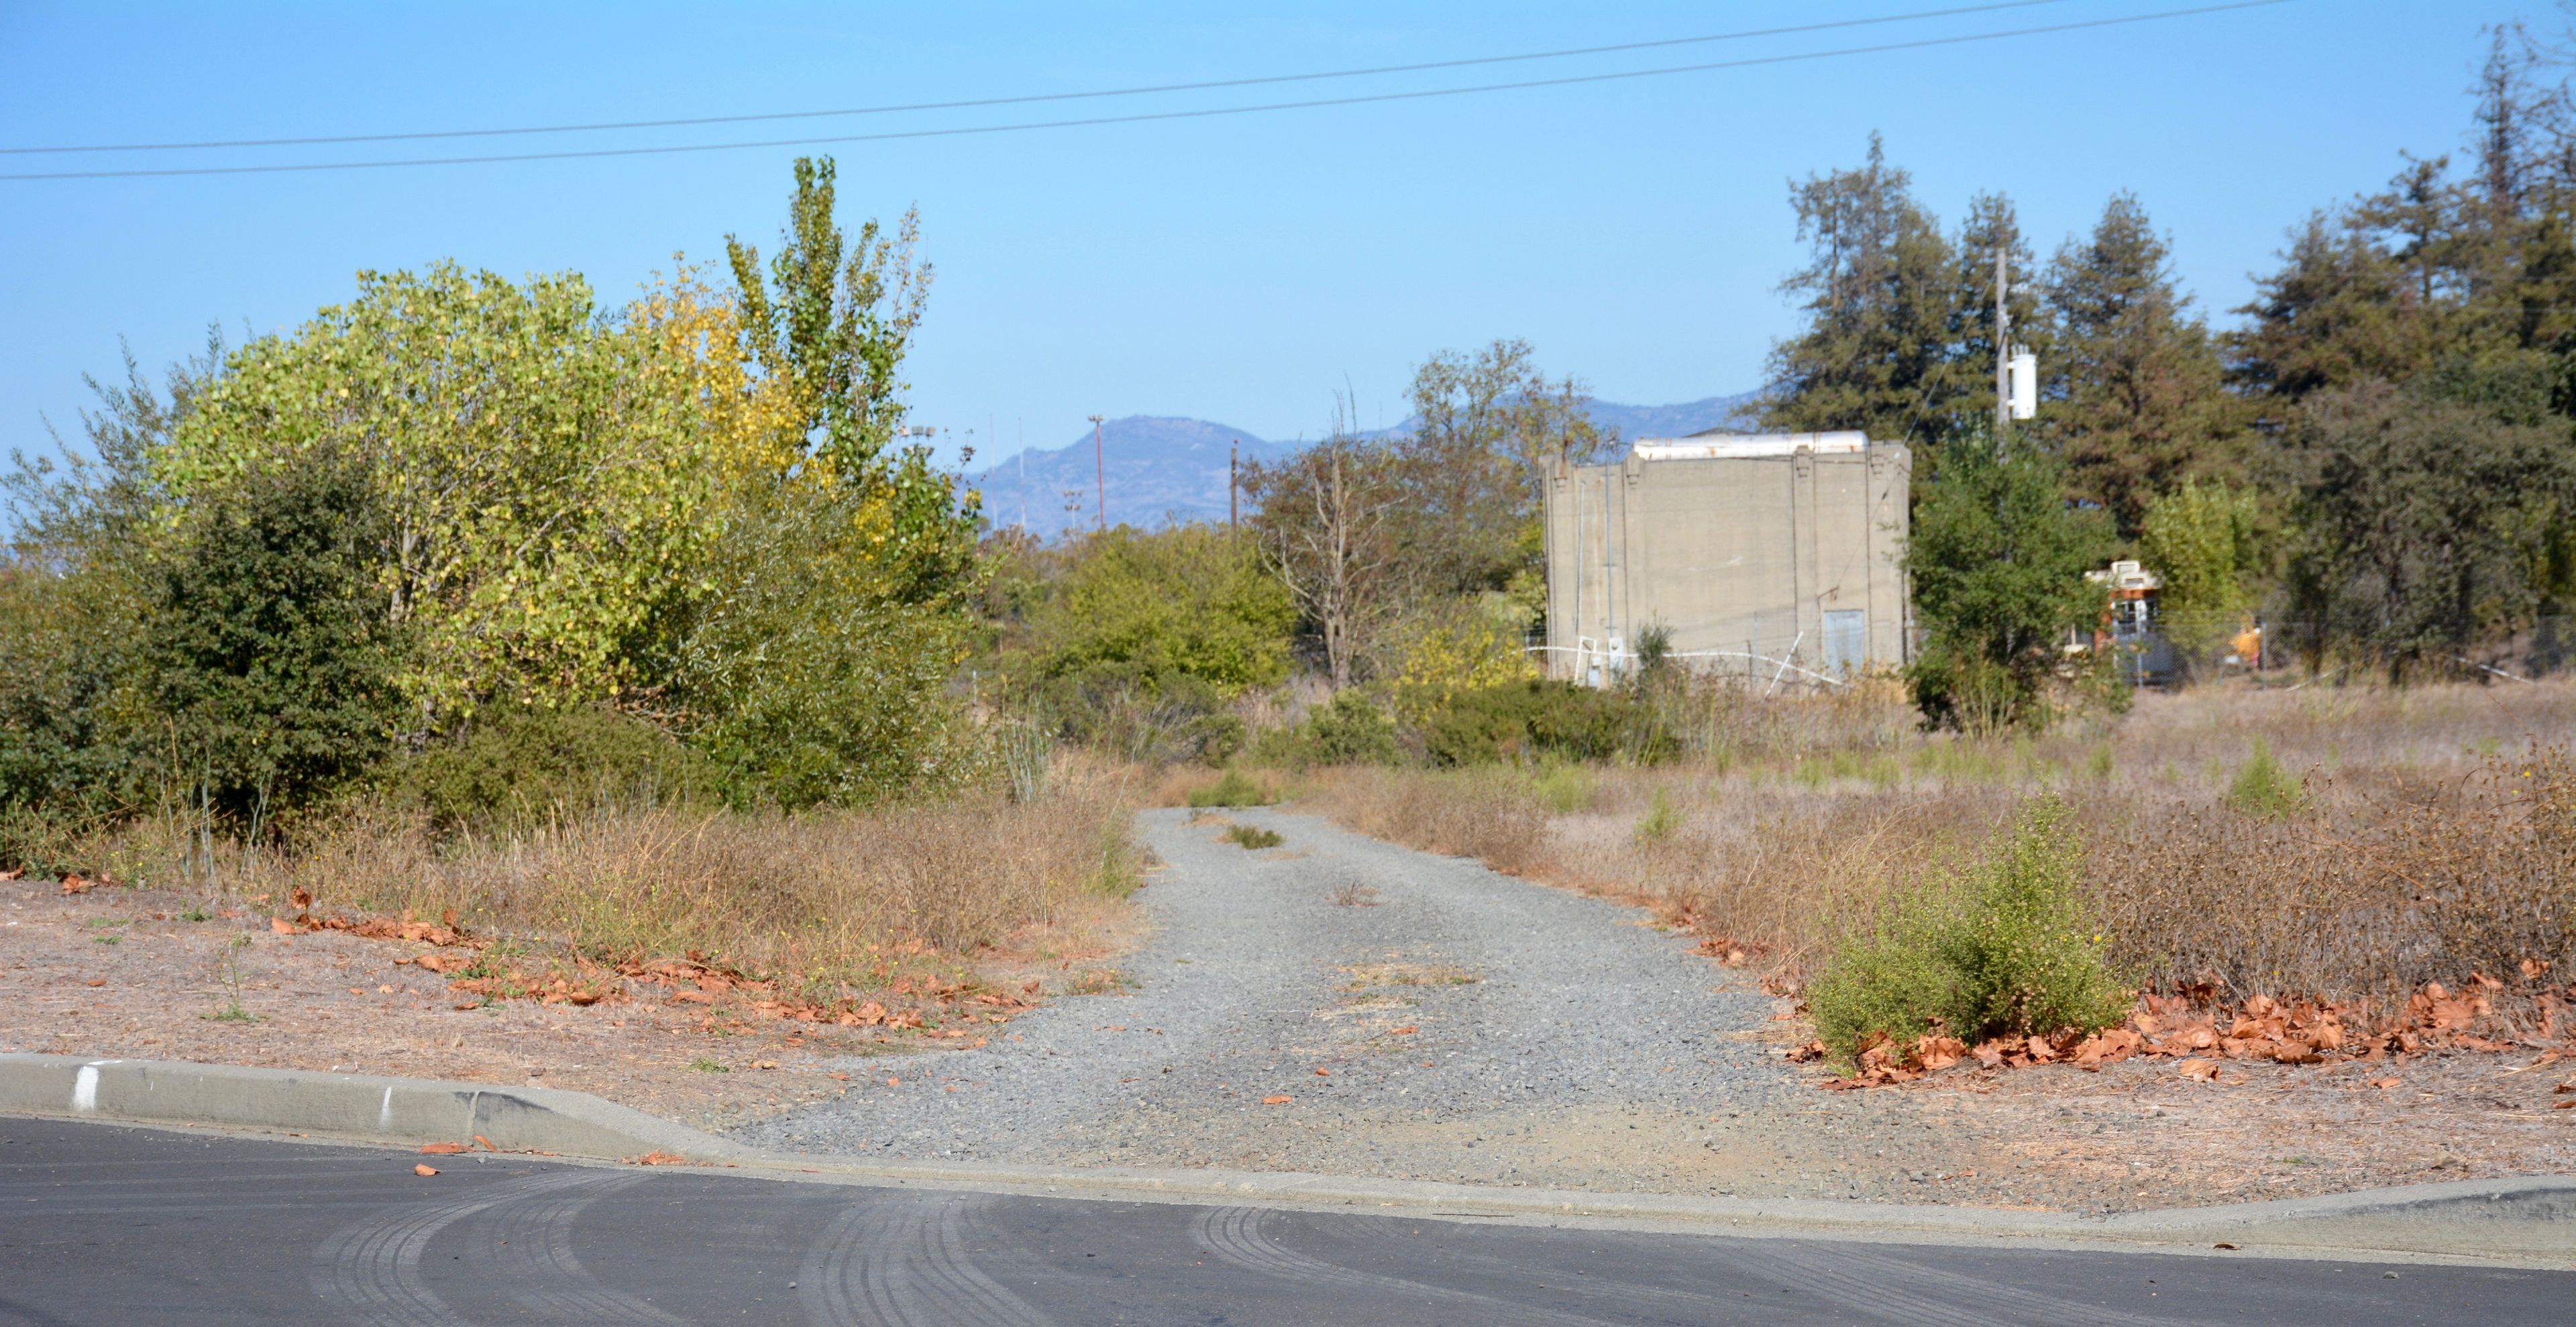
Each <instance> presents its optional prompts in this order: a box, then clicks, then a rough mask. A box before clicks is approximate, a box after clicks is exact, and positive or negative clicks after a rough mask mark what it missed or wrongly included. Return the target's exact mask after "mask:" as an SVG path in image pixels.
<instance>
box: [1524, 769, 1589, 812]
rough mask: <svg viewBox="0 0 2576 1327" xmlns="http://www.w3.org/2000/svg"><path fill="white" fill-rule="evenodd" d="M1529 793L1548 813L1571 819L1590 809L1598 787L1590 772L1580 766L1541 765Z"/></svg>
mask: <svg viewBox="0 0 2576 1327" xmlns="http://www.w3.org/2000/svg"><path fill="white" fill-rule="evenodd" d="M1530 794H1531V795H1532V796H1534V797H1536V798H1538V800H1539V804H1540V805H1542V806H1545V807H1546V808H1547V809H1548V810H1550V811H1554V812H1555V813H1557V814H1558V815H1561V816H1570V815H1573V814H1575V813H1576V812H1579V811H1589V810H1591V809H1592V803H1593V802H1594V801H1595V800H1597V799H1598V798H1599V797H1600V795H1601V788H1600V784H1599V782H1598V781H1597V780H1595V779H1594V778H1593V777H1592V771H1590V770H1588V769H1585V768H1584V767H1582V766H1581V765H1565V764H1551V765H1545V766H1541V767H1540V768H1539V770H1538V771H1537V773H1536V774H1535V775H1534V776H1532V777H1531V779H1530Z"/></svg>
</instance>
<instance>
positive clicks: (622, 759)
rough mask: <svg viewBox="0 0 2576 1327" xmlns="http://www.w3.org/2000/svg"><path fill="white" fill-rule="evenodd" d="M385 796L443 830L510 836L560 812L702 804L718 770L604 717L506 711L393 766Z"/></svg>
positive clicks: (652, 734) (589, 712) (718, 784)
mask: <svg viewBox="0 0 2576 1327" xmlns="http://www.w3.org/2000/svg"><path fill="white" fill-rule="evenodd" d="M380 779H381V782H382V783H383V785H384V787H385V791H386V793H387V795H388V796H389V797H390V798H391V799H392V800H394V801H395V802H396V803H397V804H400V805H407V806H413V807H417V808H419V809H420V810H421V811H423V812H425V813H427V814H428V816H429V818H430V823H431V824H432V826H434V827H435V828H437V829H439V830H441V831H442V832H456V831H467V832H473V833H482V834H501V835H508V834H513V833H517V832H520V831H524V830H527V829H530V828H533V827H535V826H538V825H542V824H544V823H545V822H546V821H548V820H549V819H552V818H554V817H556V816H558V815H561V814H564V813H576V814H577V813H582V812H588V811H592V810H597V809H600V808H603V807H616V808H621V809H623V808H629V807H635V806H649V805H657V804H671V803H679V804H688V803H709V802H714V801H717V800H719V799H720V798H721V796H722V792H723V784H722V779H721V771H720V770H719V769H718V768H717V766H716V764H715V762H713V761H711V760H709V759H708V758H707V757H706V756H704V755H702V754H700V753H699V752H698V751H696V750H694V749H692V748H690V747H687V746H684V745H682V744H681V743H679V742H676V741H673V740H672V739H671V738H669V737H668V736H665V735H664V734H663V733H662V732H661V731H660V730H658V729H656V728H654V727H653V726H652V725H650V724H647V723H645V722H643V721H641V720H638V719H632V718H628V717H626V716H625V715H622V714H617V713H614V712H611V711H608V710H597V709H578V710H535V711H529V712H525V713H517V714H506V715H503V716H501V717H499V718H498V719H496V720H494V721H492V722H488V723H486V724H484V725H482V726H480V727H478V728H476V729H474V730H473V731H471V732H469V733H467V734H466V735H465V737H464V738H462V739H461V740H458V741H454V742H449V743H446V744H444V745H441V746H435V747H431V748H430V749H428V750H426V751H423V752H421V753H419V754H417V755H414V756H409V757H406V758H403V759H400V760H397V761H395V762H393V763H392V764H390V765H389V766H387V767H386V768H385V769H384V770H383V771H382V773H381V776H380Z"/></svg>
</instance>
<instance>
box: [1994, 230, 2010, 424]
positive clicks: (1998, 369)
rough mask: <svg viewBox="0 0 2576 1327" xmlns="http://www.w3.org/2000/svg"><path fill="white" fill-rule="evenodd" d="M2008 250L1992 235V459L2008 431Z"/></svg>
mask: <svg viewBox="0 0 2576 1327" xmlns="http://www.w3.org/2000/svg"><path fill="white" fill-rule="evenodd" d="M2011 252H2012V251H2011V250H2010V249H2009V248H2007V247H2006V246H2005V244H2004V242H2003V237H2002V236H2001V235H1997V236H1996V237H1995V459H1996V460H2002V459H2003V455H2004V439H2005V438H2006V437H2007V436H2009V435H2010V434H2011V432H2012V308H2011V306H2010V305H2008V304H2007V303H2005V299H2006V292H2007V291H2009V290H2010V289H2011V287H2010V286H2009V285H2007V284H2006V280H2005V269H2006V264H2007V263H2008V262H2009V261H2010V260H2009V255H2010V253H2011Z"/></svg>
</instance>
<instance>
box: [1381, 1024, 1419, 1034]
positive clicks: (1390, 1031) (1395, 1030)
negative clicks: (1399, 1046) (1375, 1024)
mask: <svg viewBox="0 0 2576 1327" xmlns="http://www.w3.org/2000/svg"><path fill="white" fill-rule="evenodd" d="M1416 1031H1419V1029H1417V1028H1415V1027H1413V1026H1412V1025H1410V1024H1407V1025H1406V1026H1404V1027H1400V1028H1388V1029H1387V1030H1386V1035H1388V1036H1390V1037H1410V1036H1412V1035H1413V1034H1414V1033H1415V1032H1416Z"/></svg>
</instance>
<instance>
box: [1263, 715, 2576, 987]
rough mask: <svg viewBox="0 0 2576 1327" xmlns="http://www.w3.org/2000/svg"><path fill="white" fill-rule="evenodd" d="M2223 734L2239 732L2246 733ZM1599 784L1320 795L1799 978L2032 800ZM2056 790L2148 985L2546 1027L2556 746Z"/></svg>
mask: <svg viewBox="0 0 2576 1327" xmlns="http://www.w3.org/2000/svg"><path fill="white" fill-rule="evenodd" d="M2221 731H2223V730H2221ZM2346 731H2350V730H2349V729H2347V730H2346ZM2227 737H2228V740H2230V741H2231V742H2239V743H2241V742H2242V741H2243V736H2242V730H2238V731H2237V732H2235V733H2230V734H2227ZM2168 745H2178V744H2175V743H2172V742H2171V741H2170V739H2168ZM2320 745H2322V743H2321V744H2320ZM2452 749H2453V750H2458V749H2459V748H2457V747H2453V748H2452ZM1597 778H1598V780H1599V782H1600V788H1599V790H1598V791H1597V792H1596V794H1595V795H1594V797H1593V799H1592V805H1590V806H1588V807H1584V808H1579V809H1576V810H1572V811H1558V810H1553V809H1551V808H1550V807H1548V806H1546V805H1545V804H1544V803H1543V802H1542V800H1541V797H1540V795H1539V793H1538V791H1537V790H1536V784H1535V782H1534V780H1533V779H1532V778H1530V777H1528V776H1525V775H1516V774H1513V773H1511V772H1509V771H1487V772H1480V773H1475V774H1427V775H1426V774H1420V773H1416V774H1409V775H1408V774H1400V773H1392V772H1386V771H1378V770H1353V771H1337V772H1332V773H1330V774H1329V775H1324V776H1319V777H1318V778H1316V779H1315V780H1314V781H1313V782H1312V785H1311V787H1310V788H1309V789H1308V791H1307V801H1308V803H1309V804H1310V805H1315V806H1317V807H1318V808H1319V809H1322V810H1324V811H1326V812H1327V813H1328V814H1331V815H1333V816H1334V817H1336V818H1337V819H1339V820H1341V821H1342V822H1343V823H1345V824H1347V825H1349V826H1350V827H1351V828H1354V829H1357V830H1360V831H1361V832H1363V833H1369V834H1372V835H1376V836H1379V837H1383V838H1386V839H1389V840H1391V841H1395V842H1400V843H1404V844H1407V845H1409V846H1414V847H1419V848H1424V849H1428V850H1431V851H1435V852H1445V853H1454V854H1458V855H1462V856H1471V857H1476V858H1479V859H1481V860H1483V861H1484V862H1485V863H1486V864H1488V865H1490V866H1492V867H1494V868H1495V869H1497V870H1502V871H1506V872H1509V873H1512V874H1518V875H1524V876H1528V877H1531V878H1535V879H1542V880H1547V881H1549V882H1551V883H1556V884H1561V885H1568V886H1572V887H1576V888H1580V889H1584V890H1586V891H1587V892H1592V893H1598V894H1604V895H1608V896H1611V897H1617V898H1621V899H1623V900H1625V901H1629V902H1633V903H1637V904H1640V905H1642V906H1646V907H1649V908H1651V909H1653V910H1655V911H1656V912H1657V914H1658V915H1659V916H1660V917H1661V918H1662V920H1664V921H1665V922H1667V923H1668V924H1671V925H1674V926H1676V927H1680V928H1685V929H1687V930H1688V931H1690V932H1694V933H1697V934H1700V935H1703V936H1706V937H1710V938H1711V939H1710V944H1709V945H1708V946H1707V948H1708V952H1711V953H1713V954H1717V955H1720V956H1726V955H1729V954H1740V955H1742V956H1743V958H1744V959H1751V958H1760V959H1762V960H1763V961H1765V962H1766V963H1768V964H1769V965H1771V966H1772V967H1773V968H1774V969H1775V970H1776V973H1777V976H1778V977H1779V978H1780V979H1781V984H1784V985H1787V986H1791V987H1794V985H1795V984H1796V982H1797V981H1798V980H1799V979H1800V977H1801V976H1803V974H1804V973H1806V972H1809V971H1812V970H1814V968H1815V966H1816V965H1817V964H1819V963H1821V962H1822V960H1823V959H1824V957H1825V955H1826V954H1827V953H1828V952H1830V950H1831V949H1832V947H1833V945H1834V944H1835V942H1836V941H1837V940H1838V939H1839V938H1840V937H1841V936H1843V935H1845V934H1849V933H1851V932H1853V931H1855V930H1858V929H1864V928H1866V927H1867V926H1869V925H1870V924H1871V923H1872V922H1873V921H1874V920H1875V919H1876V918H1877V917H1878V916H1880V915H1881V911H1880V910H1881V909H1882V907H1883V906H1884V905H1885V904H1886V902H1887V901H1888V900H1890V899H1892V898H1894V897H1896V896H1898V894H1899V893H1900V892H1902V891H1903V890H1905V889H1908V888H1910V887H1913V886H1915V885H1917V884H1919V883H1922V882H1924V881H1925V880H1927V879H1928V878H1930V877H1932V876H1934V875H1936V874H1938V873H1942V872H1945V871H1949V870H1950V869H1952V868H1953V867H1955V866H1956V865H1957V864H1958V863H1959V862H1961V861H1963V860H1965V858H1966V856H1967V855H1968V854H1971V853H1973V852H1975V851H1977V849H1978V845H1980V844H1981V843H1983V842H1984V841H1985V840H1986V839H1987V837H1988V836H1989V835H1990V834H1991V833H1992V831H1993V829H1994V827H1995V826H1997V825H1999V824H2002V823H2004V822H2005V821H2007V820H2008V819H2009V818H2010V817H2011V815H2012V814H2013V812H2014V810H2015V809H2016V808H2017V807H2018V806H2019V805H2020V803H2021V801H2022V800H2023V799H2024V798H2025V797H2026V796H2028V795H2030V793H2031V792H2032V791H2033V787H2032V786H2031V785H2030V784H2027V783H2022V782H2017V781H2002V782H1992V783H1987V782H1976V781H1968V782H1960V781H1953V780H1948V779H1931V780H1926V781H1922V782H1915V783H1911V784H1907V785H1905V786H1901V787H1894V788H1866V787H1834V788H1827V789H1821V790H1818V789H1804V790H1802V789H1798V788H1794V787H1789V786H1786V785H1783V784H1782V783H1780V782H1778V781H1776V780H1775V781H1771V782H1768V783H1761V784H1753V783H1748V781H1746V780H1745V779H1743V778H1741V777H1736V778H1725V777H1715V776H1709V775H1706V774H1705V773H1702V774H1697V775H1694V774H1692V773H1690V772H1687V771H1684V772H1674V771H1605V772H1602V773H1601V774H1599V775H1598V776H1597ZM1650 786H1659V787H1661V788H1662V789H1664V790H1665V792H1666V793H1667V794H1668V795H1669V794H1673V793H1678V794H1679V798H1680V804H1681V806H1682V808H1683V809H1682V811H1681V813H1680V815H1679V824H1678V827H1676V828H1673V829H1671V830H1670V831H1668V832H1666V833H1664V834H1662V835H1659V836H1655V837H1646V836H1644V835H1642V834H1641V833H1640V830H1639V826H1640V823H1641V811H1642V808H1643V807H1644V806H1645V805H1646V802H1647V793H1646V790H1647V789H1648V788H1649V787H1650ZM2050 786H2051V787H2053V788H2054V790H2055V791H2056V793H2057V795H2059V796H2061V797H2063V798H2064V799H2065V800H2066V801H2067V803H2068V804H2069V806H2070V807H2071V808H2072V809H2073V811H2074V813H2075V815H2076V817H2077V821H2078V823H2079V825H2081V826H2082V829H2083V833H2084V836H2085V839H2086V843H2087V847H2088V858H2089V860H2088V869H2087V872H2086V878H2087V881H2088V885H2089V887H2090V891H2091V895H2092V897H2091V902H2092V904H2093V907H2094V910H2095V913H2096V917H2097V919H2098V920H2099V921H2100V922H2101V923H2102V925H2103V927H2104V929H2105V930H2106V931H2107V932H2108V933H2109V935H2110V937H2111V941H2110V957H2111V958H2112V960H2113V962H2114V964H2115V965H2116V966H2117V968H2118V970H2119V971H2120V972H2121V973H2122V974H2123V975H2124V977H2125V978H2126V979H2127V980H2129V981H2132V982H2134V983H2136V984H2137V985H2138V986H2139V987H2140V988H2141V989H2143V990H2149V991H2162V992H2165V993H2167V994H2173V993H2178V992H2198V993H2201V995H2202V996H2203V997H2204V999H2206V1000H2208V1001H2213V1002H2217V1003H2221V1004H2226V1005H2230V1006H2234V1005H2241V1004H2242V1003H2243V1002H2245V1001H2247V1000H2250V999H2254V998H2257V997H2269V998H2274V999H2279V1000H2285V1001H2286V1000H2294V999H2305V1000H2311V1001H2323V1002H2331V1003H2335V1004H2337V1005H2349V1006H2354V1007H2356V1008H2378V1009H2382V1010H2389V1011H2397V1010H2401V1009H2403V1008H2404V1007H2405V1006H2406V1004H2407V1002H2408V1000H2409V999H2410V998H2411V997H2413V996H2415V995H2418V994H2420V993H2421V992H2422V990H2423V988H2424V986H2425V985H2426V984H2427V983H2447V984H2448V985H2449V986H2450V987H2452V988H2455V989H2457V988H2465V987H2468V986H2471V985H2473V984H2475V983H2476V979H2477V978H2479V977H2481V976H2483V977H2486V978H2488V979H2490V980H2498V981H2501V982H2503V983H2504V984H2505V985H2506V987H2507V988H2508V989H2507V991H2505V992H2504V993H2502V995H2501V996H2500V998H2499V1000H2498V1007H2499V1010H2500V1011H2501V1010H2504V1009H2506V1008H2507V1007H2508V1006H2510V1007H2513V1008H2517V1009H2519V1010H2520V1011H2521V1012H2520V1013H2519V1014H2515V1015H2513V1017H2515V1018H2521V1019H2524V1020H2526V1021H2527V1020H2528V1019H2529V1018H2531V1017H2537V1016H2538V1015H2536V1014H2534V1013H2533V1012H2532V1007H2531V1005H2530V1001H2529V998H2528V997H2530V996H2533V995H2536V994H2538V993H2540V992H2542V991H2544V990H2546V989H2547V988H2548V986H2549V985H2550V983H2552V982H2555V981H2558V980H2563V979H2564V978H2565V976H2566V974H2567V973H2568V972H2569V971H2570V964H2576V763H2571V760H2570V757H2569V755H2568V753H2567V751H2566V749H2565V748H2564V747H2559V746H2548V745H2534V746H2533V747H2531V748H2530V749H2529V750H2528V751H2526V752H2525V753H2523V754H2522V755H2520V756H2492V757H2485V758H2481V759H2477V760H2474V761H2470V762H2447V763H2445V764H2442V765H2438V766H2434V767H2431V768H2424V767H2417V766H2408V765H2402V764H2391V765H2387V766H2375V767H2363V768H2360V769H2351V770H2347V771H2346V772H2345V773H2343V774H2340V775H2329V774H2327V773H2326V772H2324V770H2323V769H2322V768H2316V769H2312V770H2311V771H2310V772H2309V773H2308V774H2307V776H2306V777H2305V779H2304V781H2303V783H2302V785H2301V798H2300V802H2301V804H2300V805H2299V806H2297V807H2296V808H2295V809H2293V810H2290V811H2289V812H2287V813H2286V814H2276V815H2265V814H2258V813H2255V812H2252V811H2247V810H2243V809H2240V808H2239V807H2238V806H2236V805H2234V804H2232V803H2231V802H2230V800H2229V798H2228V796H2227V793H2226V790H2225V788H2224V786H2223V780H2220V779H2212V780H2210V781H2208V782H2207V783H2205V784H2204V783H2201V782H2200V781H2199V780H2196V779H2193V780H2182V781H2176V782H2171V783H2168V782H2167V781H2165V780H2163V779H2160V778H2109V779H2100V780H2082V779H2076V778H2071V777H2064V776H2061V777H2060V778H2058V779H2057V780H2055V781H2054V782H2053V783H2052V784H2051V785H2050Z"/></svg>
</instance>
